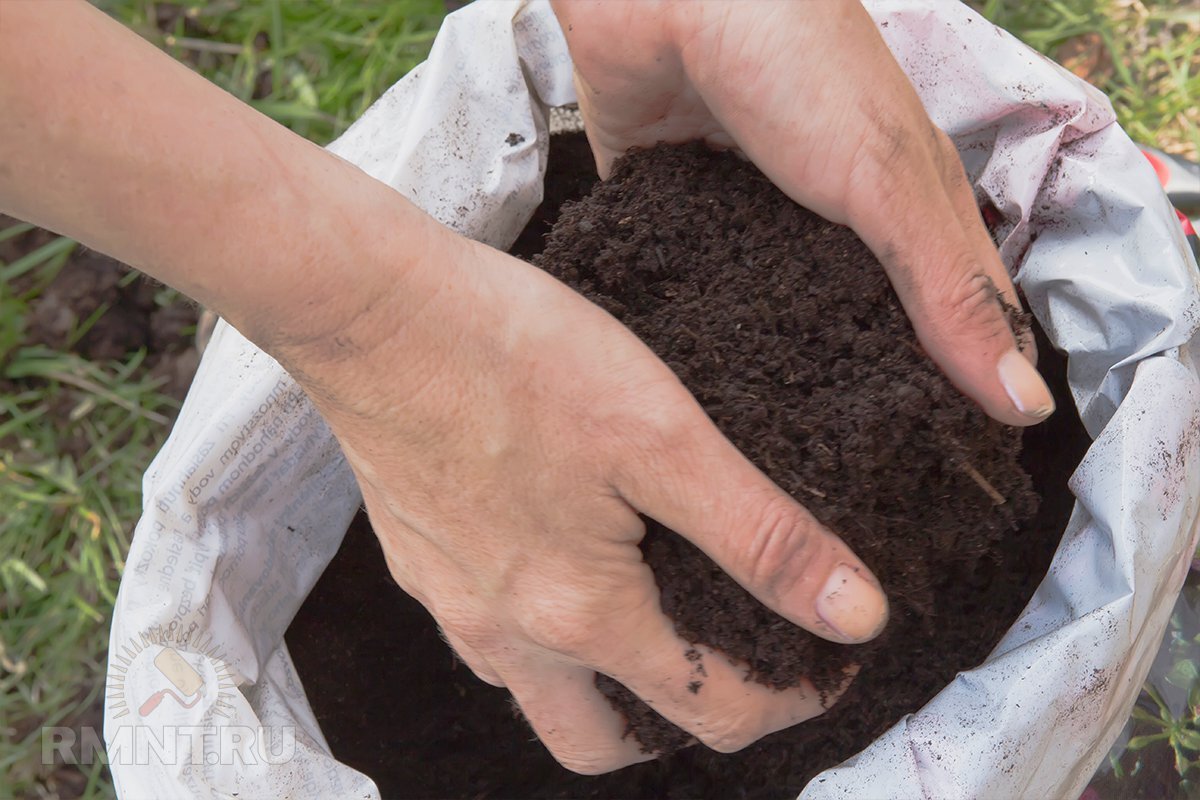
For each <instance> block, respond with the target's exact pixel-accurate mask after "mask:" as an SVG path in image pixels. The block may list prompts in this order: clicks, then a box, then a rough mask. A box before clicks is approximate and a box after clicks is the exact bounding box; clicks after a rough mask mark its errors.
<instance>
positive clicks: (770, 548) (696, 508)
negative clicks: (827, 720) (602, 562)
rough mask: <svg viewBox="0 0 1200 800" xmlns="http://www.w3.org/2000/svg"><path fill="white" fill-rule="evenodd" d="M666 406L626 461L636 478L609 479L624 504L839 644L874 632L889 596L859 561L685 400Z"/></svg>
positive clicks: (776, 608) (775, 607)
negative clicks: (661, 423)
mask: <svg viewBox="0 0 1200 800" xmlns="http://www.w3.org/2000/svg"><path fill="white" fill-rule="evenodd" d="M680 388H681V389H682V387H680ZM673 407H674V408H675V410H676V412H677V413H676V414H673V415H672V416H673V419H672V421H671V423H670V425H671V428H670V430H669V431H668V432H666V433H664V432H663V431H662V430H661V429H660V430H659V431H658V432H657V433H656V435H655V436H653V437H644V438H642V440H641V441H643V442H647V441H649V442H654V444H653V445H649V446H646V445H635V446H636V447H638V450H639V452H638V453H637V454H636V455H635V457H634V458H632V459H630V460H629V461H628V462H627V463H632V464H636V474H635V473H631V472H626V473H622V474H619V475H618V476H617V477H616V479H615V480H614V487H615V488H616V490H617V491H618V492H619V493H620V494H621V496H622V497H623V498H624V499H625V501H626V502H628V503H629V504H630V505H632V506H633V507H634V508H636V509H637V510H638V511H640V512H641V513H643V514H645V515H646V516H649V517H651V518H653V519H655V520H657V521H658V522H660V523H662V524H663V525H666V526H667V527H668V528H670V529H672V530H674V531H676V532H677V533H679V534H680V535H682V536H683V537H684V538H686V539H688V540H689V541H691V542H692V543H693V544H695V545H696V546H697V547H699V548H700V549H701V550H703V551H704V552H705V553H706V554H707V555H708V556H709V558H711V559H712V560H713V561H715V562H716V563H717V565H718V566H720V567H721V569H723V570H724V571H725V572H726V573H728V574H729V575H730V577H732V578H733V579H734V580H736V581H737V582H738V583H739V584H741V585H742V586H743V587H744V588H745V589H746V590H747V591H749V592H750V593H751V594H753V595H754V596H755V597H756V598H758V600H759V601H760V602H762V603H763V604H764V605H765V606H767V607H768V608H770V609H771V610H772V611H774V612H775V613H777V614H779V615H781V616H783V617H784V618H786V619H788V620H790V621H791V622H793V623H795V624H797V625H800V626H801V627H803V628H805V629H807V630H809V631H811V632H812V633H815V634H817V635H818V636H821V637H823V638H825V639H829V640H831V641H835V642H843V643H847V644H851V643H858V642H865V641H868V640H870V639H873V638H874V637H875V636H877V635H878V634H879V633H880V631H882V630H883V627H884V625H885V624H886V623H887V618H888V603H887V598H886V597H885V596H884V594H883V590H882V589H881V588H880V586H879V581H878V580H876V578H875V576H874V575H873V574H872V573H871V571H870V570H869V569H868V568H867V567H866V565H865V564H863V562H862V561H860V560H859V558H858V556H856V555H855V554H854V552H853V551H852V550H851V549H850V548H849V547H848V546H847V545H846V543H845V542H843V541H842V540H841V539H840V538H838V537H837V536H836V535H834V534H833V533H831V532H830V531H829V530H828V529H826V528H825V527H824V526H823V525H821V524H820V523H819V522H817V520H816V519H815V518H814V517H813V516H812V514H810V513H809V512H808V511H807V510H806V509H805V508H804V507H803V506H801V505H800V504H799V503H797V502H796V501H795V500H793V499H792V498H791V497H790V496H789V495H787V494H786V493H785V492H784V491H783V490H782V489H780V488H779V487H778V486H776V485H775V484H774V483H772V482H771V481H770V480H769V479H768V478H767V477H766V476H765V475H763V474H762V473H761V472H760V471H759V470H758V469H757V468H756V467H755V466H754V465H753V464H751V463H750V462H749V461H748V460H747V459H746V457H745V456H743V455H742V454H741V453H740V452H738V450H737V449H736V448H735V447H734V446H733V444H732V443H730V442H729V440H727V439H726V438H725V437H724V436H722V435H721V433H720V431H718V430H717V428H716V426H715V425H713V423H712V421H711V420H709V419H708V417H707V416H706V415H705V414H704V412H703V411H702V410H701V409H700V407H699V405H697V404H696V402H695V400H694V399H692V398H691V396H690V395H689V396H687V398H686V400H684V401H681V402H678V403H676V404H675V405H674V406H673ZM680 409H687V410H686V411H681V410H680Z"/></svg>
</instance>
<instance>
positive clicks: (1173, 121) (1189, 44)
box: [971, 0, 1200, 160]
mask: <svg viewBox="0 0 1200 800" xmlns="http://www.w3.org/2000/svg"><path fill="white" fill-rule="evenodd" d="M971 5H973V6H975V7H976V8H978V9H980V10H981V11H982V12H983V14H984V16H986V17H987V18H988V19H990V20H992V21H993V22H995V23H996V24H997V25H1000V26H1001V27H1003V28H1005V29H1007V30H1009V31H1011V32H1012V33H1014V34H1016V35H1017V36H1018V37H1020V38H1021V39H1022V40H1023V41H1024V42H1025V43H1026V44H1028V45H1030V46H1031V47H1033V48H1035V49H1037V50H1038V51H1039V52H1042V53H1044V54H1046V55H1048V56H1050V57H1051V58H1054V59H1056V60H1065V58H1066V57H1067V56H1068V55H1069V54H1070V53H1071V52H1072V51H1073V50H1075V49H1076V47H1077V46H1082V47H1083V49H1085V50H1087V51H1089V52H1090V53H1091V54H1092V55H1093V57H1092V58H1090V59H1084V60H1085V61H1090V62H1092V63H1091V64H1088V65H1087V66H1092V67H1093V68H1091V69H1083V70H1081V71H1083V72H1085V73H1088V78H1089V80H1091V82H1092V83H1094V84H1095V85H1096V87H1097V88H1099V89H1101V90H1102V91H1103V92H1105V94H1107V95H1108V96H1109V97H1110V98H1111V99H1112V102H1113V107H1114V108H1115V109H1116V112H1117V119H1118V121H1119V122H1120V123H1121V126H1122V127H1124V128H1125V130H1127V131H1128V132H1129V134H1130V135H1131V136H1132V137H1133V138H1134V139H1135V140H1137V141H1139V142H1141V143H1143V144H1149V145H1156V146H1158V147H1161V148H1162V149H1164V150H1167V151H1169V152H1175V153H1180V154H1182V155H1185V156H1189V157H1190V158H1192V159H1194V160H1195V159H1197V158H1198V156H1200V3H1197V2H1196V0H1041V1H1039V2H1029V1H1028V0H977V1H976V2H972V3H971Z"/></svg>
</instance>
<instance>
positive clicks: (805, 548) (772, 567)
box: [738, 497, 818, 598]
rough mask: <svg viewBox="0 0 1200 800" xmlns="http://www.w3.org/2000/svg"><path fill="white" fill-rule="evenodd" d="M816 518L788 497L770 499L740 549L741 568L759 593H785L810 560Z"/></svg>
mask: <svg viewBox="0 0 1200 800" xmlns="http://www.w3.org/2000/svg"><path fill="white" fill-rule="evenodd" d="M817 537H818V531H817V529H816V522H815V521H814V520H813V518H812V517H811V516H809V514H808V512H806V511H805V510H804V509H803V508H801V507H800V506H799V505H797V504H796V502H795V501H794V500H792V499H791V498H788V497H781V498H775V499H772V500H770V501H769V502H767V503H766V504H765V505H764V506H763V509H762V511H761V513H760V516H759V520H758V524H757V525H756V526H755V528H754V529H753V532H752V534H751V535H750V536H749V537H748V539H747V540H746V543H745V545H744V546H743V547H742V549H741V553H740V559H741V564H739V565H738V566H739V567H740V572H741V574H742V575H744V576H745V577H746V579H747V580H748V581H750V584H751V586H752V587H754V588H755V589H756V590H757V592H758V593H759V594H760V595H763V594H765V595H767V596H768V597H771V598H775V597H779V596H781V595H782V594H785V593H786V591H787V589H788V587H789V585H790V583H791V582H793V581H795V580H796V578H797V577H798V576H799V575H800V574H801V573H803V571H804V568H805V567H806V566H807V564H808V563H809V561H810V560H811V553H812V551H813V545H814V543H815V541H816V539H817Z"/></svg>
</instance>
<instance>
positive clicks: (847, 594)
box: [817, 564, 888, 642]
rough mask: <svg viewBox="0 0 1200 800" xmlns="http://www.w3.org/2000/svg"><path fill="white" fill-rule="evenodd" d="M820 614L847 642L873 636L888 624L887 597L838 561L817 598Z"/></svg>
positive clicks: (861, 640)
mask: <svg viewBox="0 0 1200 800" xmlns="http://www.w3.org/2000/svg"><path fill="white" fill-rule="evenodd" d="M817 616H818V617H820V618H821V621H822V622H824V623H825V624H826V625H828V626H829V627H830V628H831V629H833V632H834V633H836V634H837V635H838V636H840V637H842V639H844V640H845V641H847V642H865V641H867V640H868V639H873V638H874V637H875V636H876V635H877V634H878V633H879V632H880V631H881V630H883V626H884V625H885V624H886V623H887V617H888V604H887V598H886V597H884V595H883V592H882V591H880V589H879V587H878V586H876V585H875V584H874V583H872V582H871V581H869V580H867V579H866V578H864V577H863V576H862V575H861V574H860V573H859V571H858V570H856V569H855V568H854V567H851V566H850V565H848V564H839V565H838V566H837V568H836V569H834V571H833V572H831V573H829V578H828V579H827V580H826V581H825V586H824V588H822V589H821V593H820V595H819V596H818V597H817Z"/></svg>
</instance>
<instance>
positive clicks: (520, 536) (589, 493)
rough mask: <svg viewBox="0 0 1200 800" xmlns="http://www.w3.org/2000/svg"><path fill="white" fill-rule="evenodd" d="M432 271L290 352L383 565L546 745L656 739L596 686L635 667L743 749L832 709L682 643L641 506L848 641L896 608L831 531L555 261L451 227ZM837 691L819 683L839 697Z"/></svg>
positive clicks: (596, 765) (754, 585)
mask: <svg viewBox="0 0 1200 800" xmlns="http://www.w3.org/2000/svg"><path fill="white" fill-rule="evenodd" d="M414 246H420V247H421V248H422V251H423V252H425V253H427V254H428V255H429V258H427V259H425V261H426V262H427V263H428V264H429V265H430V266H429V267H428V268H425V269H422V268H419V267H418V268H416V269H414V270H413V271H412V272H410V273H408V274H407V275H406V276H405V290H404V292H403V293H398V294H397V295H394V296H392V297H390V298H384V299H382V300H381V301H380V303H379V306H378V308H377V309H376V310H373V311H372V312H370V313H369V314H367V315H363V316H361V317H360V318H359V319H358V320H356V321H355V322H353V323H351V325H349V326H348V327H347V328H346V330H345V331H344V332H343V334H342V336H341V337H340V338H341V339H342V341H343V342H344V343H345V344H346V346H345V348H344V349H343V350H342V351H341V352H334V351H331V350H330V349H328V348H324V347H322V348H319V349H318V348H316V347H315V345H314V346H313V347H312V348H309V349H305V350H304V351H302V352H298V351H291V352H288V353H285V363H286V365H287V366H288V368H289V370H291V371H292V372H293V374H297V375H299V376H302V381H303V382H304V384H305V386H306V389H307V390H308V392H309V395H310V397H312V398H313V399H314V401H315V402H316V403H317V405H318V406H319V407H320V409H321V411H322V414H323V415H324V417H325V418H326V420H328V422H329V424H330V425H331V427H332V428H333V430H334V432H335V433H336V434H337V436H338V438H339V440H340V441H341V443H342V446H343V450H344V452H345V454H346V457H347V459H348V460H349V462H350V464H351V465H352V467H353V468H354V471H355V473H356V475H357V477H358V481H359V484H360V486H361V487H362V490H363V496H364V498H365V501H366V505H367V509H368V511H369V513H370V517H371V521H372V524H373V525H374V527H375V530H376V532H377V534H378V535H379V538H380V541H381V542H382V544H383V548H384V552H385V554H386V557H387V561H388V564H389V567H390V569H391V571H392V574H393V575H394V576H395V578H396V580H397V581H398V582H399V583H400V585H401V586H402V587H403V588H404V589H405V591H407V592H408V593H409V594H411V595H412V596H414V597H416V598H417V599H418V600H420V601H421V602H422V603H423V604H424V605H425V607H426V608H427V609H428V610H429V611H430V613H431V614H432V615H433V616H434V617H435V618H436V619H437V621H438V623H439V624H440V626H441V628H442V630H443V632H444V635H445V638H446V639H447V641H448V642H449V643H450V644H451V645H452V646H453V648H454V649H455V651H457V653H458V654H459V655H460V656H461V657H462V658H463V660H464V661H465V662H466V663H467V664H468V665H469V666H470V667H471V669H472V670H473V671H474V672H475V673H476V674H477V675H478V676H479V677H480V678H482V679H483V680H485V681H487V682H488V683H491V684H494V685H497V686H506V687H507V688H508V689H509V690H510V691H511V692H512V694H513V696H514V698H515V699H516V701H517V702H518V703H519V705H520V707H521V709H522V711H523V712H524V714H525V716H526V718H527V719H528V720H529V722H530V724H531V725H532V726H533V728H534V730H535V731H536V733H537V734H538V736H539V737H540V738H541V740H542V741H543V742H544V743H545V745H546V746H547V747H548V748H549V749H550V751H551V752H552V753H553V754H554V756H555V757H556V758H557V759H558V760H559V761H560V762H561V763H562V764H563V765H565V766H567V767H568V768H570V769H573V770H576V771H579V772H583V773H599V772H604V771H608V770H612V769H616V768H618V767H621V766H625V765H627V764H630V763H634V762H636V761H643V760H646V759H647V758H648V757H649V756H647V755H646V754H644V753H642V752H640V750H639V747H638V745H637V743H636V741H634V740H633V739H628V738H624V737H623V734H624V726H625V723H624V720H623V718H621V716H620V715H619V714H618V713H617V712H616V711H614V710H613V709H612V707H611V706H610V705H609V703H608V701H607V700H606V699H605V698H604V697H603V696H602V695H601V694H600V693H599V691H598V690H597V689H596V687H595V685H594V679H595V673H596V671H600V672H603V673H605V674H607V675H610V676H612V677H613V678H615V679H616V680H618V681H620V682H621V683H623V684H624V685H625V686H627V687H628V688H629V689H630V690H632V691H633V692H634V693H635V694H637V695H638V696H640V697H641V698H642V699H643V700H644V701H646V702H647V703H648V704H649V705H651V706H652V707H653V708H655V709H656V710H657V711H658V712H659V713H661V714H662V715H663V716H665V717H666V718H667V719H669V720H671V721H672V722H674V723H675V724H676V725H678V726H679V727H681V728H682V729H684V730H686V731H688V732H690V733H692V734H693V735H694V736H695V737H696V738H697V739H699V740H700V741H701V742H702V743H704V744H706V745H708V746H709V747H712V748H714V749H716V750H719V751H723V752H728V751H733V750H737V749H740V748H741V747H744V746H746V745H747V744H749V743H751V742H753V741H755V740H757V739H758V738H760V737H762V736H764V735H766V734H768V733H770V732H772V731H775V730H778V729H781V728H784V727H787V726H790V725H793V724H795V723H798V722H800V721H803V720H805V719H808V718H810V717H812V716H815V715H817V714H819V713H821V711H822V710H823V704H822V698H821V697H820V696H819V695H818V693H817V692H816V691H815V690H814V689H813V687H812V686H811V685H804V686H801V687H800V688H798V689H790V690H786V691H775V690H772V689H769V688H767V687H765V686H761V685H759V684H756V683H754V682H749V681H747V680H746V678H745V670H744V669H743V668H739V667H737V666H734V665H733V664H731V663H730V662H729V660H728V659H726V658H725V657H722V656H714V657H708V658H705V659H704V668H705V670H706V677H705V679H704V688H703V691H701V692H699V693H694V692H693V691H691V690H689V686H688V684H689V683H690V682H691V681H693V680H694V679H695V673H694V669H695V664H694V663H693V662H692V661H689V660H688V658H687V655H686V653H687V651H688V650H689V649H690V645H689V644H688V643H686V642H685V641H683V640H682V639H681V638H680V637H679V636H678V635H677V634H676V633H675V630H674V626H673V625H672V623H671V622H670V621H669V620H668V619H667V618H666V617H665V616H664V614H663V612H662V611H661V608H660V604H659V593H658V588H657V586H656V584H655V580H654V577H653V575H652V573H651V571H650V569H649V568H648V567H647V566H646V564H645V563H644V562H643V560H642V554H641V551H640V550H639V548H638V542H639V541H640V540H641V538H642V536H643V532H644V529H643V523H642V521H641V520H640V518H639V516H638V514H639V512H640V513H642V514H645V515H647V516H649V517H652V518H654V519H656V520H659V521H660V522H662V523H663V524H664V525H666V526H668V527H670V528H671V529H673V530H675V531H677V532H679V533H680V534H682V535H683V536H685V537H687V538H689V539H690V540H691V541H692V542H694V543H695V544H696V545H698V546H699V547H700V548H701V549H703V550H704V551H705V552H706V553H707V554H708V555H709V556H710V557H712V558H713V559H714V561H716V562H717V564H719V565H720V566H721V567H722V568H723V569H725V570H726V571H727V572H728V573H729V574H730V575H731V576H733V577H734V578H735V579H736V580H738V581H739V582H740V583H741V584H742V585H744V586H745V587H746V588H747V589H749V590H750V591H751V592H752V593H753V594H754V595H755V596H756V597H758V598H759V599H760V600H761V601H762V602H763V603H765V604H766V605H767V606H769V607H770V608H772V609H774V610H775V611H777V612H778V613H780V614H781V615H783V616H784V617H786V618H787V619H789V620H791V621H792V622H794V623H797V624H799V625H802V626H803V627H805V628H807V629H808V630H810V631H812V632H814V633H816V634H818V635H821V636H824V637H825V638H829V639H833V640H835V641H844V642H854V641H863V640H866V639H869V638H871V637H872V636H874V635H875V634H877V633H878V632H879V630H880V628H882V626H883V624H884V622H885V621H886V616H887V604H886V600H885V599H884V596H883V594H882V593H881V591H880V589H879V587H878V584H877V583H876V581H875V579H874V577H873V576H872V575H871V574H870V572H869V571H868V570H867V568H866V567H865V566H864V565H863V564H862V563H861V562H860V561H859V560H858V559H857V558H856V557H855V556H854V554H853V553H851V552H850V550H849V549H848V548H847V547H846V545H845V544H844V543H842V542H841V540H839V539H838V538H837V537H835V536H834V535H832V534H831V533H829V532H828V531H826V530H825V529H823V528H822V527H821V526H820V524H819V523H817V522H816V521H815V520H814V519H813V518H812V517H811V516H810V515H809V514H808V513H807V512H806V511H805V510H804V509H803V508H802V507H800V506H799V505H798V504H797V503H796V502H795V501H793V500H792V499H791V498H790V497H788V496H787V495H786V494H785V493H784V492H783V491H782V490H780V489H779V488H778V487H776V486H775V485H774V484H772V483H771V482H770V481H769V480H768V479H767V478H766V477H765V476H763V475H762V474H761V473H760V472H759V471H758V470H757V469H756V468H755V467H754V466H752V465H751V464H750V463H749V462H748V461H747V460H746V459H745V458H744V457H743V456H742V455H741V454H739V453H738V451H737V450H736V449H735V448H734V447H733V446H732V445H731V444H730V443H729V442H728V441H727V440H726V439H725V438H724V437H723V436H722V435H721V434H720V433H719V432H718V431H717V429H716V428H715V427H714V425H713V423H712V422H711V421H710V420H709V419H708V417H707V416H706V415H705V414H704V412H703V410H702V409H701V408H700V406H699V405H698V404H697V402H696V401H695V400H694V399H693V398H692V397H691V395H690V394H689V393H688V392H687V391H686V390H685V388H684V387H683V385H682V384H681V383H680V382H679V380H678V379H677V378H676V377H675V375H674V374H673V373H672V372H671V371H670V370H669V369H668V368H667V367H666V366H665V365H664V364H663V363H662V362H661V361H659V359H658V358H657V357H656V356H655V355H654V354H653V353H652V352H651V351H650V350H649V349H648V348H647V347H646V346H645V345H644V344H643V343H642V342H640V341H639V340H638V339H637V338H636V337H634V336H633V334H631V333H630V332H629V331H628V330H627V329H625V328H624V327H623V326H621V325H620V324H619V323H618V322H617V321H616V320H614V319H613V318H612V317H610V316H609V315H608V314H606V313H605V312H603V311H602V310H601V309H599V308H598V307H596V306H594V305H592V304H591V303H589V302H588V301H586V300H585V299H584V298H582V297H581V296H579V295H577V294H576V293H574V292H572V291H571V290H570V289H568V288H567V287H566V286H564V285H562V284H560V283H558V282H557V281H555V280H553V279H552V278H550V277H549V276H547V275H546V274H545V273H543V272H541V271H540V270H538V269H536V268H534V267H532V266H530V265H528V264H525V263H523V262H520V261H518V260H516V259H514V258H511V257H509V256H506V255H504V254H502V253H499V252H497V251H494V250H491V249H489V248H486V247H483V246H481V245H478V244H475V243H472V242H468V241H465V240H461V239H459V238H458V237H453V236H452V235H451V234H450V233H449V232H448V231H443V232H442V233H441V234H431V238H429V239H425V240H422V241H419V242H417V243H415V245H414ZM829 700H830V698H826V701H827V702H828V701H829Z"/></svg>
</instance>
